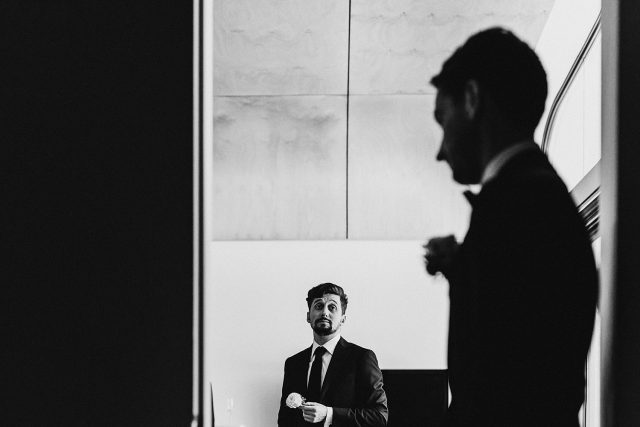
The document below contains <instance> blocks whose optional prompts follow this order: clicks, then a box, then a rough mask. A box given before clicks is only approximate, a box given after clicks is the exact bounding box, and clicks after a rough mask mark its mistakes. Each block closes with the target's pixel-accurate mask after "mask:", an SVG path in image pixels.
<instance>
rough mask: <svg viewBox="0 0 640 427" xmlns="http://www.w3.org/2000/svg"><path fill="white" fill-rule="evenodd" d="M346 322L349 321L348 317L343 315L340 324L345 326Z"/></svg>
mask: <svg viewBox="0 0 640 427" xmlns="http://www.w3.org/2000/svg"><path fill="white" fill-rule="evenodd" d="M345 320H347V315H346V314H343V315H342V319H340V323H342V324H344V322H345Z"/></svg>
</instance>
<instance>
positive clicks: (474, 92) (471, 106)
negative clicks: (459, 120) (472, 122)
mask: <svg viewBox="0 0 640 427" xmlns="http://www.w3.org/2000/svg"><path fill="white" fill-rule="evenodd" d="M479 106H480V87H479V86H478V82H477V80H474V79H470V80H467V82H466V83H465V85H464V111H465V113H466V114H467V118H469V119H473V118H475V117H476V114H477V113H478V108H479Z"/></svg>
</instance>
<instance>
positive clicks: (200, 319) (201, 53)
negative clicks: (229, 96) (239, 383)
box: [197, 0, 213, 427]
mask: <svg viewBox="0 0 640 427" xmlns="http://www.w3.org/2000/svg"><path fill="white" fill-rule="evenodd" d="M198 9H199V10H198V68H199V70H198V82H197V84H198V95H197V96H198V116H199V117H200V120H199V121H198V230H199V233H198V254H197V256H198V258H199V262H198V294H199V298H198V426H199V427H202V426H203V424H202V423H203V412H204V171H203V166H204V159H203V157H204V156H203V155H204V147H203V146H204V141H203V138H204V125H203V124H204V116H203V113H204V106H203V104H204V102H203V93H204V83H203V82H204V45H203V43H204V28H203V24H204V1H203V0H198ZM211 417H212V420H213V408H212V413H211ZM212 425H213V422H212Z"/></svg>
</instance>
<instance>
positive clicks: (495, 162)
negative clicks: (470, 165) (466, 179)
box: [480, 140, 538, 185]
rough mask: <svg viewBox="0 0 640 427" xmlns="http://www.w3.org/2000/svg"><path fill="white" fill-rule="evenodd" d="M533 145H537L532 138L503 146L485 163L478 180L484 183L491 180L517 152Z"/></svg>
mask: <svg viewBox="0 0 640 427" xmlns="http://www.w3.org/2000/svg"><path fill="white" fill-rule="evenodd" d="M534 147H536V148H537V147H538V146H537V145H536V143H535V142H533V141H532V140H526V141H522V142H518V143H516V144H514V145H511V146H509V147H507V148H505V149H504V150H502V151H501V152H499V153H498V154H496V155H495V156H494V157H493V158H492V159H491V161H490V162H489V163H488V164H487V167H486V168H485V169H484V172H483V173H482V179H481V180H480V183H481V184H483V185H484V184H486V183H487V182H488V181H491V180H492V179H493V178H495V177H496V176H497V175H498V173H499V172H500V171H501V170H502V168H504V166H505V165H506V164H507V163H508V162H509V161H510V160H511V159H513V158H514V157H515V156H516V155H517V154H519V153H521V152H522V151H525V150H529V149H531V148H534Z"/></svg>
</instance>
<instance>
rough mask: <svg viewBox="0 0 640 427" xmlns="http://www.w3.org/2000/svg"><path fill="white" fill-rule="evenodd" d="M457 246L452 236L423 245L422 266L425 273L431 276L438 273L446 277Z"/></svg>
mask: <svg viewBox="0 0 640 427" xmlns="http://www.w3.org/2000/svg"><path fill="white" fill-rule="evenodd" d="M459 246H460V245H459V244H458V242H457V241H456V238H455V237H454V236H453V235H449V236H445V237H434V238H433V239H430V240H429V241H428V242H427V243H426V244H425V245H423V248H425V254H424V264H425V267H426V269H427V273H429V274H431V275H432V276H433V275H435V274H436V273H438V272H440V273H442V274H444V275H445V277H448V275H449V273H450V272H451V267H452V266H453V259H454V257H455V255H456V253H457V252H458V248H459Z"/></svg>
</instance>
